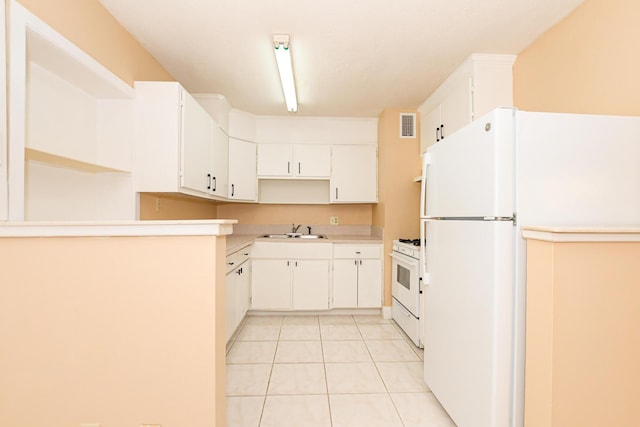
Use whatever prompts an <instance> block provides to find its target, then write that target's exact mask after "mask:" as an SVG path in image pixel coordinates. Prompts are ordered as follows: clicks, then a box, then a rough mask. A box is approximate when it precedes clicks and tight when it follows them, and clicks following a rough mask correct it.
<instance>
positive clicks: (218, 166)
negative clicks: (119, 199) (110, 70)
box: [134, 82, 228, 198]
mask: <svg viewBox="0 0 640 427" xmlns="http://www.w3.org/2000/svg"><path fill="white" fill-rule="evenodd" d="M135 89H136V121H135V122H136V132H135V134H136V138H135V143H134V153H135V155H134V158H135V166H134V171H135V173H134V182H135V190H136V191H138V192H180V193H185V194H190V195H194V196H200V197H207V198H225V197H226V196H227V194H228V171H227V167H228V137H227V136H226V134H225V133H224V132H223V131H222V130H221V129H220V128H219V126H218V124H217V123H216V122H215V121H214V120H213V119H212V118H211V116H210V115H209V113H208V112H207V111H206V110H205V109H204V108H203V107H202V106H201V105H200V103H198V101H196V100H195V98H194V97H193V96H191V95H190V94H189V93H188V92H187V91H186V90H184V88H182V86H180V84H179V83H176V82H136V83H135Z"/></svg>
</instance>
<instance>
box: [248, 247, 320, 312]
mask: <svg viewBox="0 0 640 427" xmlns="http://www.w3.org/2000/svg"><path fill="white" fill-rule="evenodd" d="M329 270H330V261H329V260H305V259H254V260H253V281H252V291H251V308H252V309H254V310H327V309H328V308H329Z"/></svg>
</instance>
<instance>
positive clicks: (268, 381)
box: [258, 318, 284, 427]
mask: <svg viewBox="0 0 640 427" xmlns="http://www.w3.org/2000/svg"><path fill="white" fill-rule="evenodd" d="M283 323H284V318H283V319H282V320H281V321H280V327H279V329H278V337H277V338H276V349H275V351H274V352H273V359H272V360H271V369H270V370H269V379H268V380H267V388H266V389H265V391H264V399H263V401H262V411H260V418H259V420H258V427H259V426H260V425H261V424H262V417H264V409H265V408H266V406H267V395H268V394H269V386H270V385H271V376H272V375H273V367H274V365H275V360H276V354H277V353H278V346H279V344H280V334H281V333H282V324H283Z"/></svg>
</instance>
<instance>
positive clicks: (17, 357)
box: [0, 236, 226, 427]
mask: <svg viewBox="0 0 640 427" xmlns="http://www.w3.org/2000/svg"><path fill="white" fill-rule="evenodd" d="M224 248H225V238H224V237H222V238H216V237H209V236H196V237H109V238H82V237H71V238H22V239H20V238H0V260H2V287H1V289H0V292H1V293H2V295H1V296H0V325H2V327H0V343H2V345H3V347H4V348H5V349H10V351H0V402H2V405H1V406H2V410H0V425H2V426H22V427H36V426H56V427H57V426H60V427H62V426H79V425H81V423H90V422H93V423H100V424H101V425H103V426H139V425H141V424H154V425H155V424H158V425H163V426H202V427H205V426H207V427H210V426H214V425H215V426H224V425H225V417H226V415H225V414H226V412H225V411H226V405H225V361H224V358H225V338H224V337H225V323H224V304H225V297H224V286H215V283H224V270H223V269H222V270H220V271H218V270H217V269H216V263H215V262H213V260H217V261H218V263H217V265H220V266H223V265H224V259H225V258H224V256H225V249H224Z"/></svg>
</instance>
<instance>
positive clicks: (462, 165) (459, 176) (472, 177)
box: [421, 108, 515, 218]
mask: <svg viewBox="0 0 640 427" xmlns="http://www.w3.org/2000/svg"><path fill="white" fill-rule="evenodd" d="M514 114H515V110H513V109H509V108H498V109H496V110H494V111H492V112H491V113H489V114H487V115H485V116H483V117H481V118H480V119H477V120H475V121H474V122H473V123H471V124H469V125H467V126H466V127H464V128H462V129H460V130H459V131H457V132H455V133H454V134H452V135H451V136H448V137H446V138H445V139H443V140H441V141H440V142H437V143H436V144H434V145H432V146H431V147H430V148H429V150H428V151H427V154H428V156H429V161H430V163H429V164H428V165H426V167H425V170H424V171H423V174H424V178H423V181H424V182H425V183H426V215H424V214H423V215H421V216H422V217H507V218H509V217H512V216H513V213H514V212H515V202H514V191H515V190H514V185H515V184H514V160H515V153H514V135H515V124H514Z"/></svg>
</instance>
